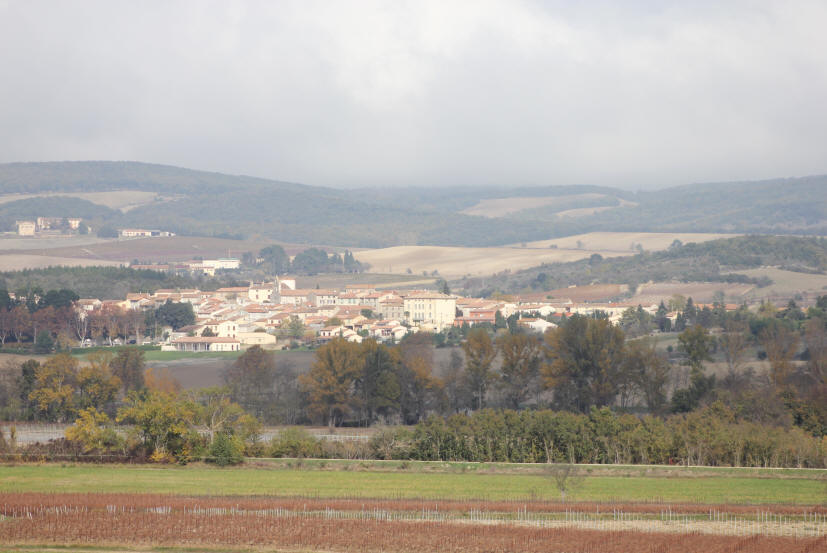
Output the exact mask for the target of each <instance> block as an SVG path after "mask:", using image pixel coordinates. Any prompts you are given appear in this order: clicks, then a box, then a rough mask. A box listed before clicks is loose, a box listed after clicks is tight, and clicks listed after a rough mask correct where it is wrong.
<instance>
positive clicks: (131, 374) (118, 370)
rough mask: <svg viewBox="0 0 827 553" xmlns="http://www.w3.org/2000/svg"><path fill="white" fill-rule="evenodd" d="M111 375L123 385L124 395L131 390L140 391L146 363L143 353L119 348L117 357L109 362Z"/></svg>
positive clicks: (134, 349) (143, 385) (137, 350)
mask: <svg viewBox="0 0 827 553" xmlns="http://www.w3.org/2000/svg"><path fill="white" fill-rule="evenodd" d="M109 366H110V367H111V369H112V374H114V375H115V376H117V377H118V378H119V379H120V381H121V384H123V390H124V393H125V394H126V393H129V392H130V391H132V390H141V389H143V388H144V387H145V383H144V369H145V368H146V361H145V360H144V352H143V351H141V350H139V349H137V348H133V347H130V348H121V349H119V350H118V353H117V355H115V357H114V358H113V359H112V360H111V361H110V362H109Z"/></svg>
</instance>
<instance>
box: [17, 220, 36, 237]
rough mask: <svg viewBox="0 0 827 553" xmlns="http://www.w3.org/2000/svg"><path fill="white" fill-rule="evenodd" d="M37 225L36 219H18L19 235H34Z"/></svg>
mask: <svg viewBox="0 0 827 553" xmlns="http://www.w3.org/2000/svg"><path fill="white" fill-rule="evenodd" d="M36 229H37V226H36V225H35V223H34V221H17V234H18V235H19V236H34V233H35V230H36Z"/></svg>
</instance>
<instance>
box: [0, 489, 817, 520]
mask: <svg viewBox="0 0 827 553" xmlns="http://www.w3.org/2000/svg"><path fill="white" fill-rule="evenodd" d="M111 505H116V506H120V507H125V508H127V509H129V508H152V507H155V506H158V505H165V506H169V507H170V508H172V509H175V510H178V509H194V508H197V507H200V508H219V509H233V508H235V509H237V510H247V511H262V510H267V509H286V510H290V511H318V510H324V509H333V510H337V511H358V510H375V509H380V510H386V511H439V512H472V511H478V512H489V513H514V514H517V513H523V512H528V513H565V512H581V513H594V514H596V515H605V514H607V513H615V512H624V513H638V514H653V515H660V514H662V513H664V512H668V513H670V514H674V515H700V516H705V515H709V516H714V517H716V520H717V519H719V517H720V516H721V514H724V515H725V516H729V515H732V516H735V515H737V516H741V517H750V518H751V517H757V518H760V519H762V520H768V517H769V518H772V517H782V516H783V517H788V518H789V517H792V518H794V519H795V520H803V521H812V522H816V523H827V505H821V506H819V505H812V506H801V505H761V506H760V507H752V506H749V505H707V504H693V503H670V504H666V503H629V502H626V503H621V502H565V503H563V502H554V501H482V500H467V501H466V500H420V499H369V498H317V497H262V496H253V497H249V496H244V497H239V496H235V497H233V496H181V495H168V494H133V493H121V494H117V493H89V494H82V493H72V494H63V493H55V494H49V493H29V492H21V493H5V494H2V495H0V508H3V507H5V508H7V509H16V510H21V509H26V508H28V509H30V510H31V509H36V508H38V507H86V508H88V509H105V508H107V507H108V506H111Z"/></svg>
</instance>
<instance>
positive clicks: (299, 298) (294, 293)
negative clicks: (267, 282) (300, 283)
mask: <svg viewBox="0 0 827 553" xmlns="http://www.w3.org/2000/svg"><path fill="white" fill-rule="evenodd" d="M313 292H314V290H291V289H289V288H286V289H282V290H280V291H279V303H280V304H282V305H302V304H304V303H309V301H310V296H311V295H312V294H313Z"/></svg>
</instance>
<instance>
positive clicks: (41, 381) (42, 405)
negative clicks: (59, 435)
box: [29, 353, 78, 422]
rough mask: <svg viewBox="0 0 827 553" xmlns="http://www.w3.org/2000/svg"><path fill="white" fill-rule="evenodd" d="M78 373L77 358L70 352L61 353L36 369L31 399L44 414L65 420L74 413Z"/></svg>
mask: <svg viewBox="0 0 827 553" xmlns="http://www.w3.org/2000/svg"><path fill="white" fill-rule="evenodd" d="M77 376H78V361H77V359H75V358H74V357H72V356H71V355H69V354H68V353H59V354H57V355H55V356H54V357H52V358H50V359H49V360H48V361H46V362H45V363H43V364H42V365H40V366H39V367H37V368H36V369H35V383H34V387H33V389H32V391H31V392H30V393H29V399H30V400H31V401H33V402H34V404H35V407H36V409H37V411H38V412H39V413H40V414H41V415H42V416H43V417H44V418H46V419H47V420H50V421H55V422H65V421H67V420H69V418H70V417H71V416H72V415H73V414H74V410H75V407H76V402H75V399H76V398H75V388H76V386H77Z"/></svg>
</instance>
